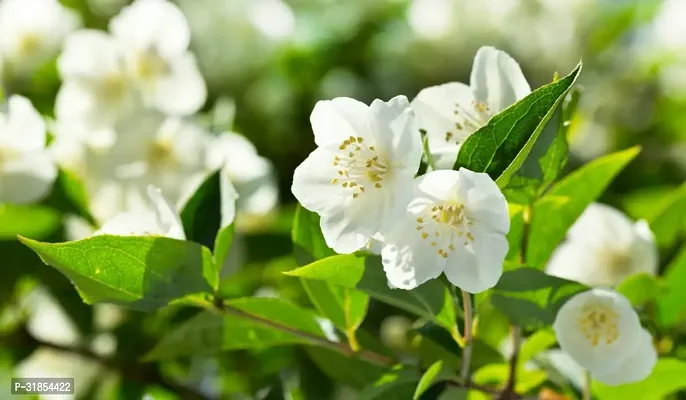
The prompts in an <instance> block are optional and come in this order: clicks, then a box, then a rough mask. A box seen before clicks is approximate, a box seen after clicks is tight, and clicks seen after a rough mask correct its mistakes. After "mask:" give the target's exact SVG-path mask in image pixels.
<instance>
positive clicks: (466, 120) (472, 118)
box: [445, 101, 493, 144]
mask: <svg viewBox="0 0 686 400" xmlns="http://www.w3.org/2000/svg"><path fill="white" fill-rule="evenodd" d="M453 113H454V114H455V129H456V130H457V131H460V132H466V133H467V135H471V134H472V133H474V132H476V131H477V130H478V129H479V128H481V127H482V126H484V125H486V124H487V123H488V120H489V119H491V117H492V116H493V114H492V113H491V110H490V109H489V108H488V105H486V103H483V102H480V101H473V102H472V107H463V106H462V105H460V104H457V103H456V104H455V110H454V111H453ZM460 137H464V134H463V135H458V134H457V133H456V132H453V131H448V132H446V133H445V142H446V143H451V142H452V143H455V144H457V143H458V138H460Z"/></svg>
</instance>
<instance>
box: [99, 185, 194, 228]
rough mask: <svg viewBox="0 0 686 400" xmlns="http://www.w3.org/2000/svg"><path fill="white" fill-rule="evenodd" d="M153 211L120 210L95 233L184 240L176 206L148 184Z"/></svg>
mask: <svg viewBox="0 0 686 400" xmlns="http://www.w3.org/2000/svg"><path fill="white" fill-rule="evenodd" d="M148 196H149V198H150V202H151V203H152V208H153V211H148V212H122V213H119V214H117V215H116V216H115V217H114V218H112V219H111V220H109V221H107V222H106V223H105V224H103V226H102V228H100V229H99V230H98V231H97V232H95V235H120V236H166V237H170V238H174V239H180V240H185V239H186V235H185V233H184V231H183V225H182V224H181V218H180V217H179V213H178V212H177V211H176V208H175V207H174V206H173V205H172V204H170V203H169V202H168V201H167V200H166V199H165V198H164V197H163V196H162V191H161V190H160V189H158V188H156V187H153V186H148Z"/></svg>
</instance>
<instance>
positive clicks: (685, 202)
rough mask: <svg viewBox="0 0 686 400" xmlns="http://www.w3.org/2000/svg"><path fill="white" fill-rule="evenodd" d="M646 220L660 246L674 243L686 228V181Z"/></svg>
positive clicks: (663, 246) (664, 246)
mask: <svg viewBox="0 0 686 400" xmlns="http://www.w3.org/2000/svg"><path fill="white" fill-rule="evenodd" d="M646 220H647V221H648V224H649V225H650V230H652V231H653V234H655V241H656V243H657V244H658V246H660V247H662V248H667V247H670V246H672V245H674V243H675V242H676V241H677V240H678V238H679V234H680V233H682V232H683V231H684V228H686V223H685V222H684V221H686V183H684V184H682V185H681V186H680V187H679V188H677V189H676V190H674V191H673V192H672V193H670V195H669V196H667V198H666V199H664V200H663V201H662V202H660V203H659V204H658V205H657V207H656V208H655V211H654V212H653V213H652V214H651V215H650V216H648V218H646Z"/></svg>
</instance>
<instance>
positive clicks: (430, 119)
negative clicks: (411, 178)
mask: <svg viewBox="0 0 686 400" xmlns="http://www.w3.org/2000/svg"><path fill="white" fill-rule="evenodd" d="M529 93H531V87H530V86H529V83H528V82H527V81H526V78H525V77H524V74H523V73H522V70H521V69H520V68H519V64H517V62H516V61H515V60H514V59H513V58H512V57H510V56H509V55H508V54H507V53H505V52H504V51H501V50H497V49H495V48H493V47H489V46H485V47H482V48H480V49H479V50H478V51H477V53H476V56H475V57H474V65H473V66H472V73H471V77H470V85H469V86H468V85H465V84H463V83H460V82H451V83H445V84H442V85H438V86H432V87H428V88H426V89H423V90H422V91H420V92H419V94H417V97H415V99H414V100H412V108H413V109H414V111H415V113H416V115H417V124H418V126H419V129H421V130H424V131H426V133H427V135H428V138H429V149H430V151H431V153H432V154H433V155H434V159H435V163H436V168H437V169H452V168H453V164H455V160H456V158H457V152H458V150H459V148H460V145H461V144H462V143H463V142H464V141H465V140H466V139H467V138H468V137H469V136H470V135H471V134H472V133H474V132H475V131H477V130H478V129H479V128H481V127H482V126H484V125H486V123H487V122H488V121H489V120H490V119H491V117H492V116H493V115H495V114H498V113H499V112H501V111H503V110H504V109H505V108H507V107H509V106H510V105H512V104H514V103H515V102H517V101H518V100H520V99H522V98H523V97H525V96H526V95H528V94H529Z"/></svg>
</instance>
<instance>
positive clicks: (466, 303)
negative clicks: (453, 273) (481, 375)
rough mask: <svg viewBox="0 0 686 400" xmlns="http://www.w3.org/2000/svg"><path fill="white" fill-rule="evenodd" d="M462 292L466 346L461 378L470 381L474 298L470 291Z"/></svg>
mask: <svg viewBox="0 0 686 400" xmlns="http://www.w3.org/2000/svg"><path fill="white" fill-rule="evenodd" d="M461 292H462V307H463V309H464V347H463V348H462V368H461V371H460V378H462V380H463V381H464V382H469V366H470V364H471V361H472V298H471V297H470V296H469V293H467V292H465V291H464V290H461Z"/></svg>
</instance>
